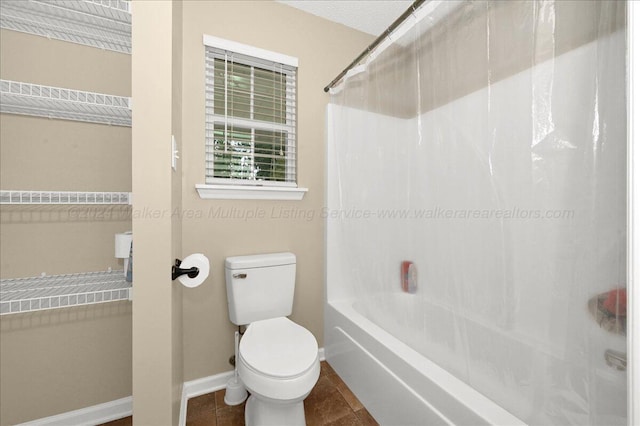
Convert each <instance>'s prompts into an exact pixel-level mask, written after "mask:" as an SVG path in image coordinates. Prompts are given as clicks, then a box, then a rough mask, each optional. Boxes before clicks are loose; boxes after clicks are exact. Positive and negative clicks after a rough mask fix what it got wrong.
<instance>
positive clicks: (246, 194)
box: [196, 34, 308, 200]
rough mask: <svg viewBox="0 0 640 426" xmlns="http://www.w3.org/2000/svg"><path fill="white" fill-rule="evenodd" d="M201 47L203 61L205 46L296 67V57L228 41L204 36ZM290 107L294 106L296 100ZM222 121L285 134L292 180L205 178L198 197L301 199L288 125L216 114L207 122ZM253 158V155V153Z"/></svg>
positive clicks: (295, 88) (296, 160) (295, 137)
mask: <svg viewBox="0 0 640 426" xmlns="http://www.w3.org/2000/svg"><path fill="white" fill-rule="evenodd" d="M203 45H204V47H205V53H204V54H203V58H205V56H206V47H207V46H208V47H212V48H216V49H220V50H226V51H232V52H234V53H237V54H240V55H244V56H248V57H250V58H255V59H257V60H265V61H270V62H276V63H279V64H282V65H286V66H289V67H295V68H298V59H297V58H295V57H292V56H288V55H284V54H281V53H277V52H272V51H269V50H265V49H260V48H257V47H253V46H249V45H245V44H242V43H238V42H234V41H231V40H225V39H222V38H218V37H214V36H210V35H206V34H205V35H203ZM238 63H242V61H238ZM252 66H253V65H252ZM295 85H296V87H294V93H295V92H296V91H297V81H296V83H295ZM287 98H288V96H287ZM293 104H294V106H295V100H294V102H293ZM203 108H204V104H203ZM287 109H289V104H288V101H287V106H286V107H285V111H286V110H287ZM286 114H287V123H288V122H289V121H290V119H291V118H290V117H289V113H288V112H287V113H286ZM295 115H297V111H296V112H295ZM224 120H226V122H227V124H228V123H232V124H234V125H235V126H237V127H245V128H247V129H252V131H254V130H267V131H282V132H284V133H286V143H287V149H288V150H290V149H293V152H294V154H293V156H292V157H289V156H287V160H286V163H285V170H286V169H287V168H288V167H290V166H291V163H290V162H293V167H295V175H294V181H289V182H287V181H286V180H285V181H275V180H253V179H238V178H224V177H212V176H206V178H205V184H198V185H196V189H197V191H198V193H199V195H200V197H201V198H214V199H221V198H222V199H281V200H294V199H295V200H297V199H302V197H303V196H304V194H305V193H306V192H307V191H308V189H307V188H300V187H298V170H297V169H298V168H297V165H298V164H297V163H298V149H297V148H298V147H297V145H298V141H297V140H296V139H297V136H294V135H291V134H290V133H291V132H290V131H289V130H290V129H291V124H282V125H280V124H279V123H270V122H261V121H259V120H252V119H244V118H239V117H231V116H227V117H226V119H223V118H221V116H219V115H218V116H214V120H213V121H211V122H210V123H211V124H212V125H214V126H215V125H219V124H224ZM207 123H209V122H207ZM293 126H294V134H295V132H296V127H297V126H296V124H295V123H294V124H293ZM288 152H290V151H288ZM252 156H255V152H252Z"/></svg>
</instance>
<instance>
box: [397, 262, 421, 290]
mask: <svg viewBox="0 0 640 426" xmlns="http://www.w3.org/2000/svg"><path fill="white" fill-rule="evenodd" d="M400 282H401V285H402V291H404V292H405V293H415V292H416V290H418V271H417V270H416V265H414V264H413V262H411V261H409V260H404V261H402V266H401V268H400Z"/></svg>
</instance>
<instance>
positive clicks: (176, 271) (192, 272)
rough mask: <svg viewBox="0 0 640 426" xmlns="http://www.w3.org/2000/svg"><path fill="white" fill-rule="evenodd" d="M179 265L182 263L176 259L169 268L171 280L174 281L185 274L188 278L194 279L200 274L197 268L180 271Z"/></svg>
mask: <svg viewBox="0 0 640 426" xmlns="http://www.w3.org/2000/svg"><path fill="white" fill-rule="evenodd" d="M181 263H182V260H180V259H176V263H175V265H173V266H172V267H171V280H175V279H176V278H178V277H179V276H180V275H184V274H187V276H189V278H195V277H197V276H198V274H199V273H200V270H199V269H198V268H196V267H195V266H194V267H193V268H189V269H182V268H181V267H180V264H181Z"/></svg>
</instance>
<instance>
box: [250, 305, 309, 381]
mask: <svg viewBox="0 0 640 426" xmlns="http://www.w3.org/2000/svg"><path fill="white" fill-rule="evenodd" d="M240 354H241V356H242V359H243V360H244V361H245V364H246V365H247V367H249V368H250V369H251V370H253V371H255V372H256V373H259V374H262V375H265V376H268V377H271V378H274V379H293V378H296V377H298V376H301V375H304V374H305V373H306V372H307V371H308V370H309V369H310V368H311V367H313V365H314V363H315V362H316V360H317V358H318V343H317V342H316V339H315V337H313V334H311V332H310V331H309V330H307V329H306V328H304V327H302V326H300V325H298V324H296V323H295V322H293V321H291V320H290V319H288V318H286V317H280V318H272V319H267V320H262V321H256V322H253V323H251V324H250V325H249V327H248V328H247V330H246V331H245V333H244V335H243V336H242V339H241V340H240Z"/></svg>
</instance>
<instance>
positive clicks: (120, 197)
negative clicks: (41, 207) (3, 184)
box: [0, 190, 131, 205]
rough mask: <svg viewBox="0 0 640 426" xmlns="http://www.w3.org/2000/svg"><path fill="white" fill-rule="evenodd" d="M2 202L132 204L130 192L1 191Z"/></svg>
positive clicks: (0, 199)
mask: <svg viewBox="0 0 640 426" xmlns="http://www.w3.org/2000/svg"><path fill="white" fill-rule="evenodd" d="M0 204H109V205H111V204H125V205H129V204H131V193H130V192H75V191H11V190H2V191H0Z"/></svg>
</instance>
